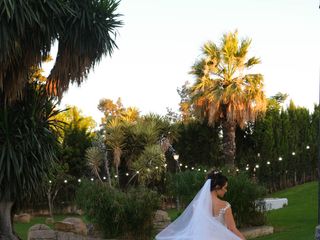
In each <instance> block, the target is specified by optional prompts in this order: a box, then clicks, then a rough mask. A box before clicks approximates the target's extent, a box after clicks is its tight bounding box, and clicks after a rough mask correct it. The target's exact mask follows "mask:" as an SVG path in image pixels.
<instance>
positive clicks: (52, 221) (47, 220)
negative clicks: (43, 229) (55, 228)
mask: <svg viewBox="0 0 320 240" xmlns="http://www.w3.org/2000/svg"><path fill="white" fill-rule="evenodd" d="M53 223H54V219H53V218H46V224H53Z"/></svg>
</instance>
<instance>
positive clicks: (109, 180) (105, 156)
mask: <svg viewBox="0 0 320 240" xmlns="http://www.w3.org/2000/svg"><path fill="white" fill-rule="evenodd" d="M104 162H105V165H104V166H105V168H106V173H107V178H108V183H109V187H111V176H110V171H109V162H108V156H107V151H105V153H104Z"/></svg>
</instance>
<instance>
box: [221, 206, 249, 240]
mask: <svg viewBox="0 0 320 240" xmlns="http://www.w3.org/2000/svg"><path fill="white" fill-rule="evenodd" d="M225 224H226V226H227V228H228V229H229V230H230V231H232V232H233V233H234V234H236V235H237V236H238V237H239V238H241V239H243V240H245V239H246V238H245V237H244V236H243V235H242V233H241V232H240V231H239V230H238V228H237V227H236V224H235V222H234V218H233V215H232V210H231V207H229V208H228V209H227V210H226V213H225Z"/></svg>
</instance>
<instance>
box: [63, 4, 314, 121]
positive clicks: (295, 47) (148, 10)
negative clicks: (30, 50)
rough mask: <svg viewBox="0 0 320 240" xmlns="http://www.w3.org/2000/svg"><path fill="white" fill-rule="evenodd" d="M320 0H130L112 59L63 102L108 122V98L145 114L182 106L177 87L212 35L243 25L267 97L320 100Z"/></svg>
mask: <svg viewBox="0 0 320 240" xmlns="http://www.w3.org/2000/svg"><path fill="white" fill-rule="evenodd" d="M318 7H319V1H318V0H122V1H121V3H120V8H119V10H118V12H119V13H121V14H123V15H124V16H123V17H122V20H123V21H124V26H123V27H122V28H120V29H119V35H118V37H117V44H118V46H119V49H117V50H115V52H114V54H113V56H112V58H110V57H105V58H104V59H103V60H102V61H101V63H100V64H99V65H97V66H96V68H95V70H94V71H92V72H91V73H90V75H89V77H88V79H87V81H86V82H85V83H83V84H82V86H81V87H80V88H78V87H75V86H74V87H70V89H69V91H68V93H67V94H65V96H64V98H63V101H62V106H63V105H65V104H71V105H76V106H78V107H79V108H80V109H81V110H82V111H83V113H84V114H85V115H87V116H93V117H94V119H95V120H96V121H97V122H100V117H101V116H102V114H101V113H100V112H99V111H98V109H97V105H98V102H99V100H100V99H101V98H110V99H113V100H116V99H117V98H118V97H121V98H122V102H123V103H124V105H125V106H126V107H129V106H134V107H137V108H139V109H140V110H141V112H142V114H145V113H148V112H155V113H159V114H162V115H164V114H165V113H166V107H170V108H172V109H173V110H177V109H178V103H179V101H180V98H179V95H178V94H177V91H176V89H177V88H178V87H181V86H182V84H183V83H184V82H185V81H190V82H192V81H193V77H192V76H191V75H189V74H188V72H189V71H190V67H191V66H192V64H193V63H194V61H195V60H196V58H197V57H199V55H200V48H201V46H202V45H203V44H204V43H205V42H206V41H208V40H212V41H214V42H216V43H219V41H220V39H221V36H222V35H223V34H224V33H226V32H228V31H234V30H235V29H238V32H239V36H240V38H244V37H249V38H251V39H252V45H251V50H250V51H249V56H257V57H260V58H261V60H262V63H261V64H260V66H258V67H256V68H254V70H255V71H256V72H259V73H262V74H263V75H264V79H265V91H266V94H267V96H271V95H274V94H275V93H277V92H279V91H280V92H285V93H288V94H289V96H290V98H291V99H293V100H294V102H295V103H296V104H297V105H300V106H305V107H308V108H310V109H312V106H313V104H314V103H316V102H318V96H319V95H318V88H319V87H318V85H319V83H318V82H319V66H320V21H319V20H320V9H319V8H318Z"/></svg>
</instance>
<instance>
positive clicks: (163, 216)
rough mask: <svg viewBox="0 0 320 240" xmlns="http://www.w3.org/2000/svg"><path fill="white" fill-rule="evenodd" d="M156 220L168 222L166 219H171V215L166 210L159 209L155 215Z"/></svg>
mask: <svg viewBox="0 0 320 240" xmlns="http://www.w3.org/2000/svg"><path fill="white" fill-rule="evenodd" d="M154 221H155V222H166V221H170V218H169V215H168V213H167V212H166V211H163V210H157V211H156V213H155V215H154Z"/></svg>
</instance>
